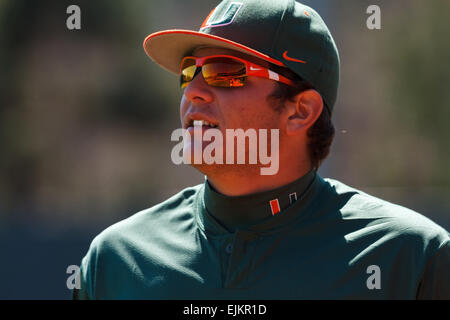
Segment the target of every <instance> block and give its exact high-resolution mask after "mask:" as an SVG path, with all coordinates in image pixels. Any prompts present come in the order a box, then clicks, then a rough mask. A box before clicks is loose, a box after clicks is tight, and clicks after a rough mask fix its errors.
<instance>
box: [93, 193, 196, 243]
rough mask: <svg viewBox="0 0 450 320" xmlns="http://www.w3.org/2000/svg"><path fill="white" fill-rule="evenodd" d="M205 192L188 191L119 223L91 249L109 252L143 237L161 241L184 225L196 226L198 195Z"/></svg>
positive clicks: (96, 239)
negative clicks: (157, 238)
mask: <svg viewBox="0 0 450 320" xmlns="http://www.w3.org/2000/svg"><path fill="white" fill-rule="evenodd" d="M201 188H202V184H199V185H195V186H192V187H187V188H185V189H183V190H181V191H180V192H178V193H177V194H175V195H173V196H171V197H170V198H168V199H166V200H165V201H163V202H160V203H158V204H156V205H154V206H152V207H150V208H147V209H144V210H141V211H139V212H137V213H135V214H133V215H132V216H130V217H128V218H126V219H124V220H121V221H119V222H116V223H115V224H113V225H111V226H109V227H108V228H106V229H105V230H103V231H102V232H101V233H100V234H98V235H97V236H96V237H95V238H94V240H93V241H92V243H91V249H92V247H97V249H103V250H104V249H108V248H110V247H111V246H115V245H117V244H118V243H124V242H129V241H134V240H135V239H136V238H137V237H140V236H145V237H151V236H155V237H157V236H158V235H160V234H162V233H167V232H170V229H172V228H178V227H179V224H180V223H184V224H188V223H191V224H192V223H193V222H194V212H195V211H194V205H195V201H196V195H197V194H198V192H199V191H200V190H201Z"/></svg>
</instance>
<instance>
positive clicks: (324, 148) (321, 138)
mask: <svg viewBox="0 0 450 320" xmlns="http://www.w3.org/2000/svg"><path fill="white" fill-rule="evenodd" d="M289 78H290V79H295V80H294V83H295V84H296V86H295V87H292V86H288V85H286V84H284V83H281V82H277V86H276V87H275V89H274V91H273V92H272V93H271V94H270V95H269V96H268V97H267V101H268V102H269V103H270V104H271V106H272V107H273V108H274V109H275V110H276V111H278V112H281V110H283V108H284V103H285V102H286V101H287V100H290V99H292V98H294V97H295V96H296V95H297V94H299V93H300V92H303V91H305V90H308V89H314V87H313V86H312V85H311V84H310V83H309V82H307V81H305V80H303V79H301V78H299V77H298V76H294V77H292V76H290V77H289ZM334 132H335V129H334V126H333V123H332V122H331V115H330V112H329V111H328V108H327V107H326V106H325V105H324V108H323V110H322V113H321V114H320V116H319V118H318V119H317V120H316V122H315V123H314V124H313V125H312V126H311V127H310V128H309V129H308V137H309V142H308V148H309V158H310V160H311V164H312V166H313V168H314V169H315V170H317V169H319V167H320V165H321V164H322V162H323V160H325V158H326V157H327V156H328V155H329V154H330V148H331V143H332V142H333V138H334Z"/></svg>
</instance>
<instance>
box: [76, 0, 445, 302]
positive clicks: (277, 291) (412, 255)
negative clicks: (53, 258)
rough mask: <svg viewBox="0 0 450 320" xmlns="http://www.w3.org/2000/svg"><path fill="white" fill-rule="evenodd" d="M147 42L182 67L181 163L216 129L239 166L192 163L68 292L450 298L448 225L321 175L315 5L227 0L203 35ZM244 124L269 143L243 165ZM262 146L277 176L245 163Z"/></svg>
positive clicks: (322, 86)
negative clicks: (274, 161) (237, 139)
mask: <svg viewBox="0 0 450 320" xmlns="http://www.w3.org/2000/svg"><path fill="white" fill-rule="evenodd" d="M144 48H145V51H146V52H147V54H148V55H149V56H150V57H151V58H152V59H153V60H154V61H155V62H156V63H158V64H160V65H161V66H163V67H164V68H166V69H168V70H170V71H172V72H174V73H181V76H180V77H181V86H182V87H183V88H184V94H183V97H182V100H181V105H180V117H181V123H182V126H183V128H184V129H185V130H186V132H188V133H189V135H186V137H187V138H186V139H185V141H184V149H183V153H184V154H187V155H188V156H187V157H186V158H187V159H188V160H192V158H193V154H195V153H196V152H198V148H199V146H200V154H201V155H203V156H204V155H205V154H206V152H204V151H205V150H206V149H207V148H208V146H210V144H213V143H216V142H217V140H215V139H219V137H220V134H221V135H222V136H223V137H225V138H223V140H222V143H220V142H217V144H216V147H218V148H216V149H215V152H216V153H215V154H214V156H217V153H221V152H223V154H226V155H228V156H229V159H230V160H234V161H230V162H227V163H223V162H222V163H221V162H220V161H216V162H213V163H207V162H205V161H200V162H195V161H190V162H191V163H192V165H193V166H194V167H195V168H196V169H198V170H199V171H200V172H202V173H203V174H205V181H204V183H203V184H201V185H197V186H194V187H190V188H187V189H185V190H183V191H181V192H180V193H178V194H176V195H174V196H173V197H171V198H170V199H168V200H166V201H164V202H162V203H160V204H158V205H156V206H154V207H152V208H150V209H147V210H144V211H142V212H139V213H137V214H135V215H133V216H132V217H130V218H128V219H125V220H124V221H121V222H119V223H117V224H115V225H113V226H111V227H109V228H108V229H106V230H105V231H103V232H102V233H101V234H100V235H98V236H97V237H96V238H95V239H94V241H93V242H92V244H91V247H90V249H89V252H88V253H87V255H86V257H85V258H84V259H83V261H82V266H81V289H80V290H76V291H74V298H76V299H416V298H419V299H448V298H450V276H449V270H450V238H449V234H448V232H447V231H445V230H444V229H443V228H441V227H440V226H438V225H436V224H435V223H433V222H432V221H430V220H428V219H427V218H425V217H424V216H422V215H420V214H419V213H416V212H413V211H411V210H409V209H406V208H403V207H400V206H397V205H394V204H391V203H388V202H386V201H383V200H380V199H377V198H375V197H372V196H370V195H367V194H365V193H363V192H361V191H358V190H356V189H353V188H351V187H348V186H346V185H345V184H343V183H341V182H339V181H336V180H331V179H322V178H321V177H320V176H319V175H318V174H317V172H316V171H317V169H318V168H319V166H320V164H321V162H322V161H323V160H324V158H325V157H326V156H327V155H328V153H329V149H330V145H331V142H332V139H333V135H334V129H333V126H332V123H331V120H330V116H331V113H332V112H333V106H334V104H335V101H336V96H337V89H338V80H339V57H338V51H337V48H336V45H335V43H334V40H333V38H332V36H331V34H330V32H329V30H328V28H327V27H326V25H325V23H324V22H323V21H322V19H321V18H320V16H319V15H318V14H317V13H316V12H315V11H314V10H313V9H311V8H309V7H307V6H305V5H302V4H300V3H298V2H295V1H293V0H277V1H274V0H236V1H229V0H224V1H222V2H221V3H220V4H219V5H218V6H217V7H216V8H215V9H214V10H213V11H212V12H211V14H210V15H209V16H208V17H207V18H206V19H205V21H204V23H203V25H202V26H201V28H200V31H199V32H195V31H187V30H168V31H162V32H158V33H154V34H151V35H150V36H148V37H147V39H146V40H145V42H144ZM239 129H242V130H243V131H245V132H248V130H252V129H253V130H255V132H258V134H259V136H258V141H259V142H261V141H262V144H259V145H258V148H257V149H258V150H256V151H255V150H254V149H251V148H250V147H249V146H247V145H245V146H244V148H245V150H244V151H245V155H246V162H245V163H244V164H242V163H241V164H239V163H237V162H236V161H237V158H238V156H237V154H235V153H233V151H235V150H237V149H238V148H239V147H240V148H242V143H241V144H237V145H235V146H233V148H231V149H230V148H227V147H225V146H226V145H227V143H229V142H230V141H231V140H234V136H228V135H227V134H226V132H227V130H239ZM261 129H262V130H269V131H270V130H276V131H274V132H276V134H275V135H270V138H268V136H269V134H265V135H263V134H261V132H262V131H260V130H261ZM196 130H197V132H200V137H203V139H200V140H201V141H200V144H198V143H199V142H198V137H195V131H196ZM212 130H215V131H212ZM211 132H215V133H216V135H214V136H215V139H210V141H209V142H208V139H205V138H204V136H205V135H207V134H209V133H211ZM192 134H194V137H192ZM210 135H211V136H212V134H210ZM212 140H214V141H212ZM196 141H197V142H196ZM218 141H220V139H219V140H218ZM264 143H265V145H264ZM196 145H197V147H196ZM274 145H275V146H276V148H275V149H273V148H272V147H273V146H274ZM220 146H222V147H223V148H222V150H220V149H221V148H220ZM262 147H265V148H266V150H275V153H276V154H272V155H271V156H274V155H276V156H277V158H278V162H279V165H278V166H277V167H276V168H275V170H273V171H272V172H270V173H269V174H262V172H263V171H261V169H262V168H264V166H265V165H267V162H266V163H264V161H261V159H259V160H258V161H257V162H256V163H250V161H248V159H249V158H250V157H251V156H253V155H254V153H255V152H259V151H261V150H260V149H261V148H262ZM224 148H225V149H226V150H224Z"/></svg>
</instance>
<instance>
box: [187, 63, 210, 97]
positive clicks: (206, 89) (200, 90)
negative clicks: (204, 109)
mask: <svg viewBox="0 0 450 320" xmlns="http://www.w3.org/2000/svg"><path fill="white" fill-rule="evenodd" d="M184 95H185V96H186V98H187V99H188V100H189V101H190V102H192V103H197V104H202V103H210V102H211V101H212V100H213V98H214V96H213V93H212V91H211V86H209V85H208V84H207V83H206V81H205V79H204V78H203V75H202V73H201V70H200V68H199V69H197V71H196V73H195V76H194V79H192V81H191V82H190V83H189V85H188V86H187V87H186V88H185V89H184Z"/></svg>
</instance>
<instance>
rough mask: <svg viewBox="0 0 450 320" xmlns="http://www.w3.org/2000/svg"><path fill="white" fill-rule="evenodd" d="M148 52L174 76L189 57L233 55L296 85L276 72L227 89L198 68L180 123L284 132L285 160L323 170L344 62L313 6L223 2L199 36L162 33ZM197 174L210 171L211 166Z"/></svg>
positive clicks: (288, 1) (279, 0)
mask: <svg viewBox="0 0 450 320" xmlns="http://www.w3.org/2000/svg"><path fill="white" fill-rule="evenodd" d="M144 48H145V50H146V52H147V54H148V55H149V56H150V57H151V58H152V59H153V60H154V61H155V62H157V63H158V64H160V65H161V66H163V67H164V68H166V69H168V70H170V71H172V72H175V73H180V62H181V60H182V59H183V58H184V57H186V56H195V57H206V56H210V55H217V54H228V55H232V56H236V57H239V58H242V59H246V60H248V61H251V62H252V63H255V64H256V65H259V66H263V67H266V68H268V69H269V70H270V71H268V72H269V74H272V73H273V72H275V73H276V74H279V75H280V77H286V78H288V79H290V80H292V83H290V85H287V84H285V83H282V82H279V81H275V80H276V78H278V77H279V76H278V75H277V76H276V78H273V77H270V78H271V79H269V77H258V76H251V75H249V76H248V77H247V80H246V83H245V85H244V86H243V87H240V88H223V87H217V86H214V84H212V85H211V83H210V82H211V81H210V80H208V81H205V79H204V77H203V76H202V73H201V72H200V68H197V69H198V70H197V73H198V74H196V76H195V77H194V78H193V80H192V81H191V82H189V83H187V84H186V88H185V91H184V95H183V98H182V102H181V110H180V111H181V119H182V122H183V123H184V122H185V118H186V117H191V118H192V116H193V115H194V117H195V116H199V115H200V116H202V117H204V118H205V119H204V120H208V119H209V120H210V122H213V123H214V124H218V128H219V129H220V130H224V129H227V128H228V129H236V128H241V129H244V130H246V129H248V128H253V129H264V128H265V129H271V128H278V129H279V130H280V150H279V153H280V163H281V162H282V161H285V162H286V163H292V161H293V162H297V163H298V162H302V163H303V165H305V163H306V162H308V163H309V165H310V166H312V167H314V168H316V169H317V168H318V166H319V165H320V162H321V161H322V160H323V158H325V157H326V155H327V154H328V152H329V148H330V144H331V141H332V139H333V135H334V128H333V126H332V124H331V121H330V116H331V112H332V110H333V106H334V103H335V100H336V95H337V88H338V82H339V57H338V52H337V48H336V46H335V44H334V41H333V38H332V37H331V34H330V33H329V31H328V28H327V27H326V25H325V23H324V22H323V20H322V19H321V17H320V16H319V15H318V14H317V13H316V12H315V11H314V10H313V9H311V8H309V7H307V6H304V5H302V4H300V3H298V2H295V1H293V0H236V1H230V0H224V1H222V2H221V3H220V4H219V5H218V6H217V7H216V8H215V9H214V10H213V11H211V13H210V15H209V16H208V17H207V18H206V19H205V21H204V22H203V24H202V26H201V28H200V30H199V32H195V31H189V30H167V31H162V32H157V33H154V34H151V35H149V36H148V37H147V38H146V40H145V41H144ZM208 83H210V84H208ZM295 146H296V147H295ZM281 165H283V164H282V163H281ZM199 169H200V170H201V171H202V172H204V173H205V174H207V173H206V172H205V170H207V169H205V168H201V167H199Z"/></svg>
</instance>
